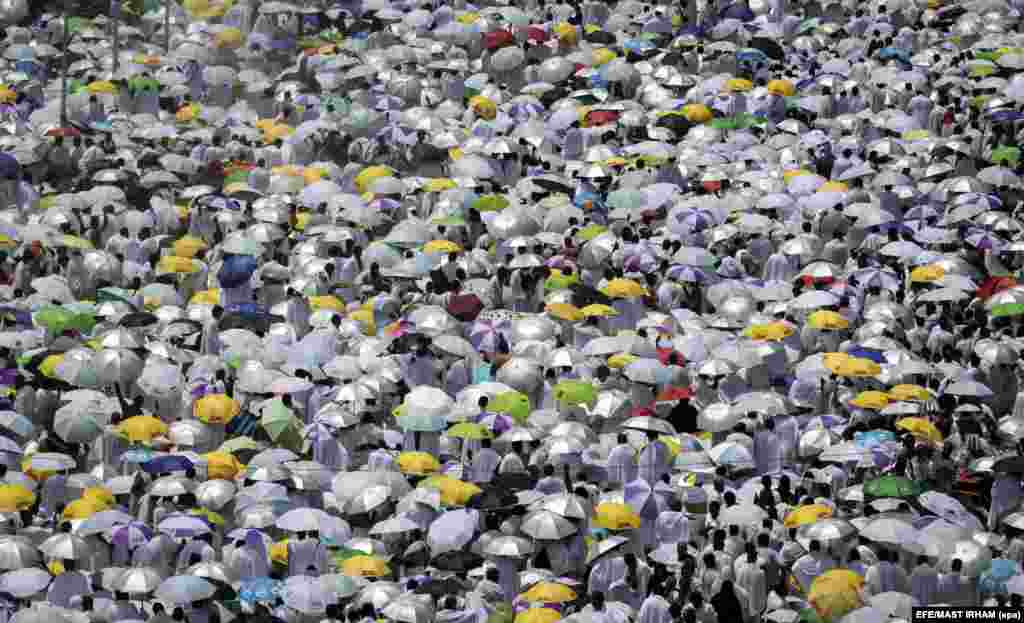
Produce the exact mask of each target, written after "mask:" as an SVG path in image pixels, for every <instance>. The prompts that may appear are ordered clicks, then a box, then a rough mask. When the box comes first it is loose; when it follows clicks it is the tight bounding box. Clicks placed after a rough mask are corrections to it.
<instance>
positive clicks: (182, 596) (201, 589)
mask: <svg viewBox="0 0 1024 623" xmlns="http://www.w3.org/2000/svg"><path fill="white" fill-rule="evenodd" d="M216 591H217V589H216V587H215V586H214V585H213V584H211V583H210V582H208V581H206V580H204V579H203V578H200V577H196V576H193V575H176V576H174V577H170V578H167V579H166V580H164V581H163V583H161V584H160V586H158V587H157V589H156V597H157V599H162V600H163V601H167V602H170V603H172V604H188V603H192V602H195V601H202V600H204V599H209V598H210V597H213V594H214V593H215V592H216Z"/></svg>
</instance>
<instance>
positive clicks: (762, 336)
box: [743, 322, 794, 342]
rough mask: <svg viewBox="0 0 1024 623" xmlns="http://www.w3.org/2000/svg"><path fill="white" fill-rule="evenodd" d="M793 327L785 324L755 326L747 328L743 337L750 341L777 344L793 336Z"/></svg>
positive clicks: (773, 323)
mask: <svg viewBox="0 0 1024 623" xmlns="http://www.w3.org/2000/svg"><path fill="white" fill-rule="evenodd" d="M793 332H794V331H793V327H791V326H790V325H789V324H788V323H785V322H769V323H767V324H755V325H753V326H750V327H747V328H746V330H744V331H743V335H745V336H747V337H749V338H750V339H752V340H768V341H773V342H778V341H780V340H784V339H786V338H787V337H789V336H791V335H793Z"/></svg>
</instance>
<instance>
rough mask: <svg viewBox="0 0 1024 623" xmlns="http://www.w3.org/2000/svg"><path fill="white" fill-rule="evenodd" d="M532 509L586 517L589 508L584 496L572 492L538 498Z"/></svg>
mask: <svg viewBox="0 0 1024 623" xmlns="http://www.w3.org/2000/svg"><path fill="white" fill-rule="evenodd" d="M531 510H545V511H550V512H552V513H555V514H556V515H560V516H562V517H566V518H568V519H586V517H587V509H586V507H585V506H584V500H583V498H581V497H579V496H577V495H572V494H571V493H559V494H556V495H549V496H547V497H545V498H543V499H540V500H537V501H536V502H535V503H534V504H533V506H532V507H531Z"/></svg>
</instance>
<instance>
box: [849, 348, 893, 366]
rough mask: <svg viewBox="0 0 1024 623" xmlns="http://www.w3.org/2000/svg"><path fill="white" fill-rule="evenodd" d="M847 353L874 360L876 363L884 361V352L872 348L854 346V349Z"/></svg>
mask: <svg viewBox="0 0 1024 623" xmlns="http://www.w3.org/2000/svg"><path fill="white" fill-rule="evenodd" d="M849 355H850V356H851V357H860V358H862V359H870V360H871V361H874V362H875V363H878V364H882V363H885V354H884V353H883V352H882V351H880V350H875V349H873V348H856V349H854V350H851V351H850V352H849Z"/></svg>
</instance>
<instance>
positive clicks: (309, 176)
mask: <svg viewBox="0 0 1024 623" xmlns="http://www.w3.org/2000/svg"><path fill="white" fill-rule="evenodd" d="M328 174H329V172H328V171H327V170H326V169H322V168H320V167H306V168H305V169H303V170H302V179H303V181H305V182H306V185H309V184H316V183H317V182H319V181H320V180H322V179H324V178H325V177H327V176H328Z"/></svg>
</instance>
